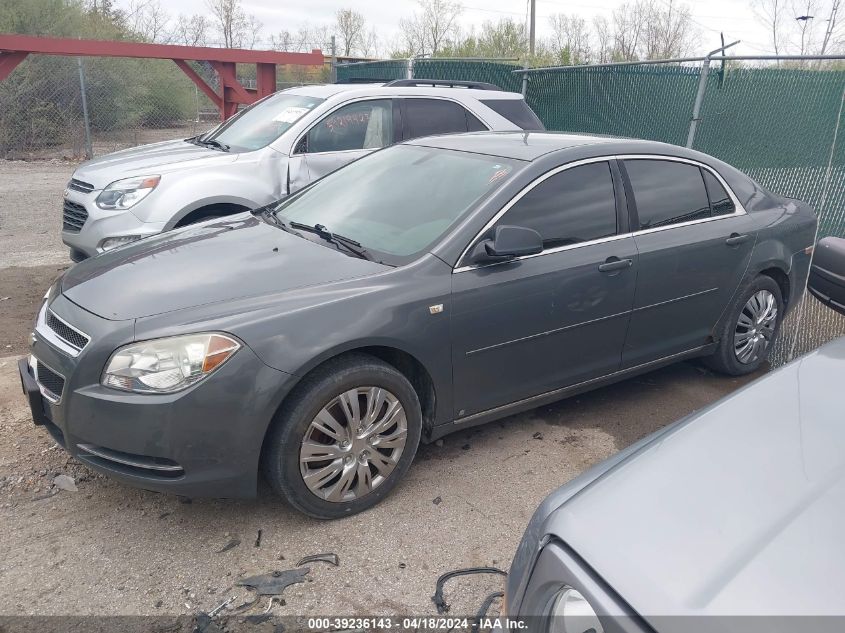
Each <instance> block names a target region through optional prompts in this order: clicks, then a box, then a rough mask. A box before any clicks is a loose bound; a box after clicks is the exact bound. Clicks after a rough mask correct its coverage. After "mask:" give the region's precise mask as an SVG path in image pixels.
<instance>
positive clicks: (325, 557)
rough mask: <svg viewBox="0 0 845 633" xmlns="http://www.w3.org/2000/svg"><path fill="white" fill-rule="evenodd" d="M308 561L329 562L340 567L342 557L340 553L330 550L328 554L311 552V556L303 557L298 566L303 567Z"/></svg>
mask: <svg viewBox="0 0 845 633" xmlns="http://www.w3.org/2000/svg"><path fill="white" fill-rule="evenodd" d="M306 563H328V564H329V565H334V566H335V567H339V566H340V558H338V555H337V554H335V553H334V552H328V553H327V554H311V555H310V556H306V557H304V558H302V559H301V560H300V561H299V562H298V563H297V564H296V566H297V567H302V566H303V565H305V564H306Z"/></svg>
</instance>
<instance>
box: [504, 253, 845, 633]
mask: <svg viewBox="0 0 845 633" xmlns="http://www.w3.org/2000/svg"><path fill="white" fill-rule="evenodd" d="M817 252H818V253H819V256H818V257H817V258H816V262H815V264H814V266H813V275H812V278H811V283H810V290H811V292H812V293H813V294H814V295H815V296H817V297H818V298H819V299H820V300H821V301H823V302H824V303H826V304H828V305H830V306H832V307H834V309H838V310H839V311H841V312H842V313H843V314H845V240H835V239H828V240H824V241H822V242H821V243H820V244H819V248H818V251H817ZM843 380H845V338H841V339H839V340H836V341H833V342H832V343H829V344H827V345H825V346H824V347H822V348H821V349H819V350H817V351H815V352H813V353H811V354H809V355H807V356H805V357H804V358H802V359H800V360H798V361H796V362H794V363H791V364H789V365H787V366H785V367H783V368H781V369H779V370H777V371H775V372H772V373H770V374H768V375H767V376H765V377H764V378H761V379H760V380H758V381H756V382H754V383H752V384H751V385H749V386H747V387H745V388H744V389H742V390H740V391H737V392H736V393H734V394H732V395H731V396H728V397H727V398H724V399H723V400H721V401H719V402H716V403H715V404H713V405H712V406H710V407H708V408H707V409H705V410H703V411H701V412H699V413H696V414H694V415H692V416H690V417H688V418H686V419H684V420H682V421H680V422H677V423H676V424H674V425H671V426H669V427H666V428H664V429H662V430H661V431H658V432H657V433H655V434H653V435H651V436H649V437H647V438H645V439H643V440H642V441H640V442H638V443H637V444H635V445H633V446H631V447H629V448H628V449H626V450H624V451H622V452H620V453H618V454H617V455H615V456H614V457H612V458H610V459H608V460H606V461H604V462H602V463H600V464H598V465H596V466H594V467H593V468H591V469H590V470H588V471H587V472H585V473H584V474H582V475H581V476H579V477H577V478H576V479H574V480H572V481H571V482H569V483H568V484H566V485H565V486H563V487H562V488H560V489H558V490H557V491H555V492H554V493H552V494H551V495H550V496H549V497H548V498H547V499H546V500H545V501H543V503H542V504H541V505H540V508H539V509H538V510H537V512H536V513H535V514H534V517H533V518H532V519H531V522H530V524H529V525H528V529H527V530H526V531H525V535H524V536H523V538H522V542H521V543H520V545H519V548H518V550H517V553H516V556H515V558H514V561H513V564H512V566H511V569H510V574H509V577H508V583H507V594H506V607H505V611H506V612H507V614H508V615H509V616H510V617H512V618H514V619H515V620H516V619H522V621H523V623H525V624H528V625H529V628H530V629H532V630H537V631H543V632H544V633H586V632H587V631H591V632H592V633H603V632H607V633H611V632H614V633H615V632H618V631H626V632H633V631H637V632H640V631H658V632H660V633H668V632H671V633H675V632H679V633H680V632H683V633H687V632H688V631H706V632H722V631H766V633H774V632H778V631H803V632H806V631H841V630H842V621H843V619H842V618H843V617H845V598H843V596H845V572H844V571H843V570H845V547H843V545H842V536H841V531H842V530H841V525H842V518H843V507H845V451H843V446H845V425H843V416H842V406H841V402H842V401H841V396H840V394H839V389H840V388H841V386H842V384H843ZM749 616H755V617H749ZM784 616H792V617H784ZM799 616H800V617H799ZM830 616H837V617H830Z"/></svg>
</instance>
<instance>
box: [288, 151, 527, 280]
mask: <svg viewBox="0 0 845 633" xmlns="http://www.w3.org/2000/svg"><path fill="white" fill-rule="evenodd" d="M513 169H514V163H513V162H512V161H507V160H504V159H502V158H498V157H494V156H485V155H481V154H471V153H467V152H459V151H454V150H446V149H434V148H429V147H420V146H415V145H395V146H393V147H390V148H387V149H385V150H381V151H378V152H375V153H373V154H371V155H369V156H367V157H366V158H362V159H361V160H358V161H355V162H353V163H351V164H350V165H348V166H346V167H344V168H342V169H340V170H338V171H336V172H334V173H332V174H330V175H328V176H326V177H325V178H323V179H321V180H319V181H318V182H316V183H314V185H312V186H311V187H308V188H307V189H305V190H303V191H302V192H300V193H299V194H295V195H294V196H293V197H291V198H288V199H287V200H285V201H284V202H282V203H281V204H280V205H279V207H277V209H276V216H277V217H278V219H280V220H281V221H283V222H285V223H286V224H290V223H298V224H305V225H308V226H315V225H318V224H319V225H322V227H324V229H325V230H326V231H330V232H332V233H335V234H337V235H340V236H343V237H345V238H349V239H351V240H354V241H356V242H358V243H360V244H361V246H362V247H363V248H365V249H366V250H367V252H368V254H369V255H370V256H371V258H372V259H375V260H377V261H381V262H383V263H385V264H389V265H401V264H404V263H407V262H409V261H412V260H413V259H416V258H417V257H418V256H419V255H420V254H422V253H423V252H425V251H426V250H427V249H428V248H429V247H431V246H432V245H433V244H434V243H435V242H436V241H438V240H439V239H440V238H441V237H442V236H443V235H445V234H446V233H447V232H448V231H449V229H450V228H451V227H452V226H453V225H455V223H456V222H457V221H458V220H460V219H461V218H462V217H463V216H464V215H465V214H466V213H467V212H468V211H469V210H470V209H471V208H472V207H474V206H475V205H476V203H477V202H478V201H479V200H481V199H482V198H484V197H485V196H488V195H489V194H490V193H491V192H493V191H495V190H496V189H498V188H499V187H500V186H501V185H502V183H504V182H505V181H506V180H507V179H508V177H509V176H510V174H511V172H512V171H513Z"/></svg>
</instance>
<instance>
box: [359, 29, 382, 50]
mask: <svg viewBox="0 0 845 633" xmlns="http://www.w3.org/2000/svg"><path fill="white" fill-rule="evenodd" d="M380 49H381V42H380V40H379V36H378V32H377V31H376V30H375V29H374V28H373V29H370V31H369V33H367V34H366V35H365V36H363V37H362V38H361V56H362V57H378V55H379V50H380Z"/></svg>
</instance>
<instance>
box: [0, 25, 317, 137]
mask: <svg viewBox="0 0 845 633" xmlns="http://www.w3.org/2000/svg"><path fill="white" fill-rule="evenodd" d="M28 55H62V56H67V57H134V58H137V59H171V60H173V62H174V63H175V64H176V65H177V66H178V67H179V68H181V69H182V72H184V73H185V74H186V75H187V76H188V77H189V78H190V79H191V81H193V82H194V83H195V84H196V85H197V87H198V88H199V89H200V90H202V91H203V93H205V94H206V96H208V98H209V99H211V101H212V103H214V105H215V106H217V109H218V110H219V111H220V119H221V120H224V121H225V120H226V119H228V118H229V117H230V116H232V115H233V114H235V112H237V111H238V106H240V105H242V104H244V105H248V104H251V103H255V102H256V101H258V100H259V99H262V98H263V97H266V96H267V95H269V94H272V93H273V92H275V91H276V68H277V66H281V65H300V66H320V67H322V66H323V64H324V59H325V58H324V57H323V54H322V53H321V52H320V51H319V50H312V51H311V52H310V53H286V52H279V51H258V50H246V49H239V48H210V47H205V46H176V45H171V44H146V43H140V42H117V41H105V40H78V39H71V38H56V37H35V36H30V35H4V34H0V81H3V80H4V79H6V78H7V77H8V76H9V75H10V74H11V73H12V71H13V70H14V69H15V68H17V66H18V64H20V63H21V62H22V61H23V60H24V59H26V58H27V56H28ZM189 61H198V62H208V63H209V64H211V66H212V68H214V70H215V71H216V72H217V76H218V78H219V80H220V81H219V83H220V88H219V91H217V90H215V89H214V87H212V86H211V85H209V83H208V82H207V81H206V80H205V79H204V78H203V77H202V76H200V75H199V74H198V73H197V72H196V71H195V70H194V69H193V68H192V67H191V66H190V64H188V62H189ZM236 64H255V77H256V87H255V88H254V89H252V88H246V87H244V86H243V84H241V82H240V81H239V80H238V77H237V74H236V72H235V68H236V66H235V65H236Z"/></svg>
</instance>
